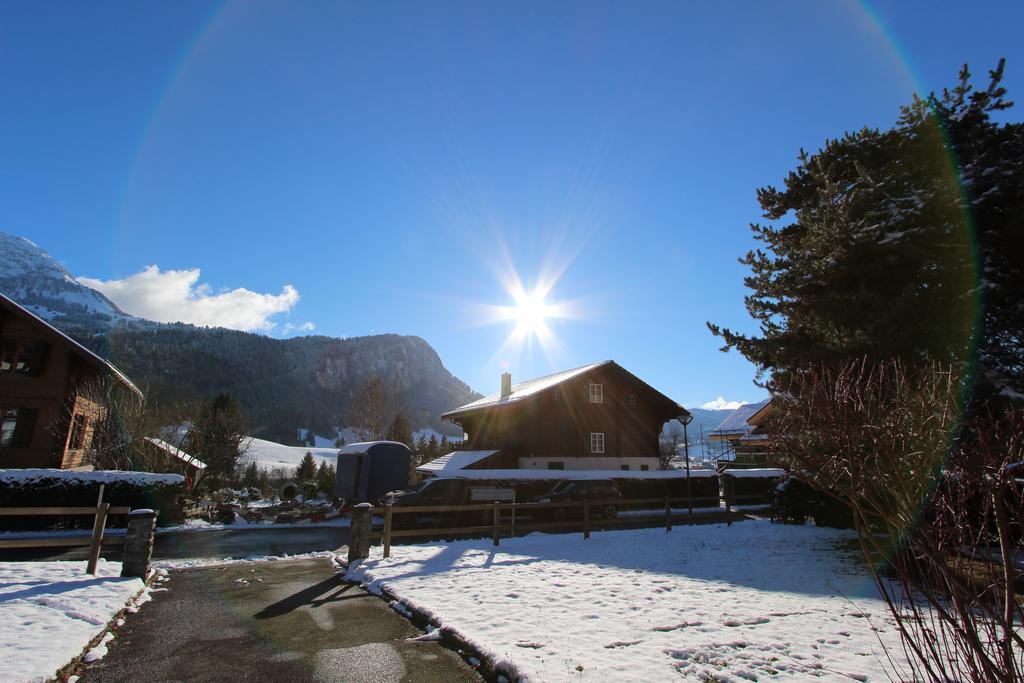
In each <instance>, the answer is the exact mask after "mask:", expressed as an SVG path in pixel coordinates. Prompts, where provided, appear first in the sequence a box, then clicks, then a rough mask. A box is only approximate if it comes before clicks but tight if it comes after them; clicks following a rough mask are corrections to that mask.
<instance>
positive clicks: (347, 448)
mask: <svg viewBox="0 0 1024 683" xmlns="http://www.w3.org/2000/svg"><path fill="white" fill-rule="evenodd" d="M380 444H390V445H392V446H402V447H403V448H408V446H406V445H405V444H404V443H402V442H400V441H360V442H359V443H350V444H345V445H344V446H342V447H341V450H340V451H338V453H339V454H340V455H348V454H350V453H365V452H366V451H367V450H369V449H370V447H371V446H377V445H380Z"/></svg>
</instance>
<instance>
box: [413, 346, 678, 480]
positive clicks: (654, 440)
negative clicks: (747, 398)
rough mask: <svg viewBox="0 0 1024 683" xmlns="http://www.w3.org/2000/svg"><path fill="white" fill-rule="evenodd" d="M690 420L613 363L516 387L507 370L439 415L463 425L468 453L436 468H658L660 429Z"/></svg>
mask: <svg viewBox="0 0 1024 683" xmlns="http://www.w3.org/2000/svg"><path fill="white" fill-rule="evenodd" d="M688 414H689V412H688V411H687V410H686V409H685V408H683V407H682V406H681V405H679V404H678V403H676V402H675V401H673V400H672V399H670V398H668V397H667V396H665V395H664V394H662V393H661V392H659V391H658V390H657V389H654V388H653V387H652V386H651V385H649V384H647V383H646V382H644V381H643V380H641V379H639V378H638V377H636V376H635V375H633V374H632V373H630V372H629V371H627V370H625V369H624V368H623V367H621V366H620V365H618V364H616V363H615V362H614V361H610V360H608V361H603V362H600V363H592V364H590V365H584V366H582V367H579V368H574V369H572V370H565V371H563V372H558V373H555V374H552V375H547V376H545V377H539V378H537V379H532V380H528V381H526V382H520V383H518V384H515V385H513V384H512V377H511V375H509V373H507V372H506V373H504V374H502V377H501V391H499V392H498V393H496V394H492V395H491V396H487V397H485V398H482V399H480V400H478V401H474V402H472V403H468V404H466V405H464V406H462V407H460V408H456V409H455V410H452V411H449V412H447V413H444V414H443V415H442V416H441V417H442V418H446V419H448V420H451V421H452V422H454V423H455V424H457V425H459V426H460V427H462V430H463V432H464V433H465V435H466V442H465V449H466V450H464V451H459V452H457V453H455V454H452V455H451V456H450V457H449V456H446V457H448V458H449V459H448V460H446V461H445V462H444V463H440V462H439V461H438V464H439V465H441V464H443V465H445V469H446V470H447V469H451V467H450V466H451V465H452V464H453V463H454V462H455V461H458V462H459V469H462V468H469V469H473V468H477V469H549V470H631V471H645V470H657V469H658V466H659V459H658V445H659V443H658V438H659V435H660V434H661V429H662V426H663V425H664V424H665V423H666V422H667V421H669V420H671V419H673V418H677V417H682V416H685V415H688ZM439 460H440V459H439ZM421 469H424V468H421ZM427 469H429V467H428V468H427ZM425 471H426V470H425Z"/></svg>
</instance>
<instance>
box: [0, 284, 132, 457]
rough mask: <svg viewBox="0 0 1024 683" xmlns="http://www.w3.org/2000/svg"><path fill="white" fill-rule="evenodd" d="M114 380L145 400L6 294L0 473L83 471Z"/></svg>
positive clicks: (1, 308)
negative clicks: (102, 396) (105, 391)
mask: <svg viewBox="0 0 1024 683" xmlns="http://www.w3.org/2000/svg"><path fill="white" fill-rule="evenodd" d="M108 380H112V381H113V385H114V386H115V387H117V390H121V391H128V392H131V393H132V394H133V395H134V396H136V397H137V398H138V400H140V401H141V400H142V392H140V391H139V389H138V388H137V387H136V386H135V385H134V384H132V382H131V380H129V379H128V378H127V377H125V376H124V374H122V373H121V372H120V371H119V370H118V369H117V368H115V367H114V366H113V365H111V364H110V363H108V362H107V361H105V360H104V359H102V358H100V357H99V356H97V355H96V354H95V353H93V352H92V351H90V350H89V349H87V348H85V347H84V346H82V345H81V344H79V343H78V342H76V341H75V340H73V339H71V338H70V337H68V336H67V335H65V334H64V333H63V332H61V331H60V330H58V329H57V328H55V327H54V326H53V325H51V324H49V323H48V322H46V321H45V320H43V319H42V318H40V317H38V316H36V315H35V314H34V313H32V312H31V311H28V310H27V309H25V308H24V307H22V306H20V305H18V304H17V303H15V302H14V301H12V300H11V299H9V298H7V297H6V296H4V295H3V294H0V468H9V467H57V468H61V469H71V468H75V467H79V466H82V465H83V464H84V462H83V461H84V457H85V453H86V452H87V450H88V448H89V446H90V444H91V442H92V438H93V431H94V426H95V425H96V424H97V423H98V422H99V421H101V420H102V419H103V418H104V417H105V414H106V413H105V410H106V408H105V406H104V402H103V401H101V400H97V397H96V395H95V394H96V389H97V388H99V387H104V386H106V385H107V383H108Z"/></svg>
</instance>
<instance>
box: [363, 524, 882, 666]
mask: <svg viewBox="0 0 1024 683" xmlns="http://www.w3.org/2000/svg"><path fill="white" fill-rule="evenodd" d="M851 538H852V535H851V534H850V533H849V532H843V531H836V530H832V529H819V528H816V527H811V526H805V527H794V526H782V525H773V524H770V523H768V522H767V521H750V522H741V523H737V524H734V525H732V526H731V527H728V526H726V525H705V526H691V527H677V528H676V529H675V530H673V531H672V532H671V533H666V532H665V531H664V530H663V529H643V530H637V531H612V532H596V533H594V534H593V535H592V536H591V538H590V540H589V541H584V540H583V539H582V538H581V537H580V536H578V535H575V534H574V535H553V534H531V535H529V536H525V537H522V538H516V539H508V540H502V542H501V547H500V548H497V549H495V548H492V547H491V545H490V542H489V541H487V540H472V541H459V542H453V543H449V544H446V545H419V546H393V547H392V556H391V558H390V559H388V560H384V559H382V558H381V556H380V548H374V549H373V551H372V552H373V554H372V555H371V557H370V559H368V560H365V561H363V562H362V563H360V564H359V565H358V566H355V567H353V568H352V569H350V570H349V572H348V578H350V579H353V580H358V581H360V582H362V583H364V584H366V585H367V586H368V587H369V589H370V590H373V591H376V592H381V591H382V590H383V589H386V590H387V592H388V593H390V594H392V595H394V596H396V597H398V598H399V599H400V600H401V601H402V602H404V603H405V604H407V605H409V606H411V607H413V608H414V609H419V610H421V611H423V612H425V613H427V614H428V615H430V616H431V618H432V619H433V620H434V621H436V622H437V623H440V624H442V627H443V628H446V629H451V630H453V631H455V632H457V633H458V634H459V635H460V636H461V637H463V638H464V639H465V640H467V641H468V642H470V643H473V644H474V645H475V646H476V647H477V648H478V649H480V651H482V652H484V653H486V654H487V655H488V656H489V657H491V658H492V659H493V661H495V662H496V663H498V665H499V666H500V667H502V668H503V669H505V670H507V671H509V672H510V673H516V674H518V675H519V676H522V677H525V678H528V679H532V680H544V681H557V680H570V679H579V680H595V681H596V680H646V681H650V680H663V679H665V678H667V677H676V676H678V675H680V674H681V675H683V676H684V677H687V678H693V679H704V680H709V679H710V680H720V681H740V680H759V681H764V680H782V679H784V680H850V679H853V680H887V678H888V675H887V673H886V672H887V670H889V669H890V665H889V664H888V662H887V658H886V655H885V652H884V651H883V648H882V646H881V645H880V642H879V641H880V640H881V641H882V642H884V643H885V644H886V645H887V646H888V647H889V648H890V649H891V650H892V652H893V653H899V652H900V651H901V650H900V645H899V636H898V634H897V632H896V630H895V627H894V626H893V624H892V622H891V621H890V618H889V615H888V613H887V611H886V607H885V605H884V604H883V603H882V602H881V600H879V599H878V598H877V593H876V591H875V588H874V586H873V584H872V583H871V581H870V579H869V578H868V577H867V575H866V574H865V573H864V571H863V569H862V568H861V567H860V566H858V564H857V563H856V561H855V560H854V559H853V556H852V555H851V554H850V551H849V550H846V549H845V546H844V544H843V542H844V541H846V540H849V539H851ZM399 607H401V605H399ZM894 656H895V654H894Z"/></svg>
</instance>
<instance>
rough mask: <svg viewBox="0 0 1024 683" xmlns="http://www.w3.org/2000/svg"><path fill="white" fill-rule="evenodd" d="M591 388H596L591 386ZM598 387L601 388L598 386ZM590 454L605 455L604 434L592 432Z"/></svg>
mask: <svg viewBox="0 0 1024 683" xmlns="http://www.w3.org/2000/svg"><path fill="white" fill-rule="evenodd" d="M590 386H594V385H593V384H591V385H590ZM597 386H601V385H600V384H598V385H597ZM590 452H591V453H604V432H590Z"/></svg>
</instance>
